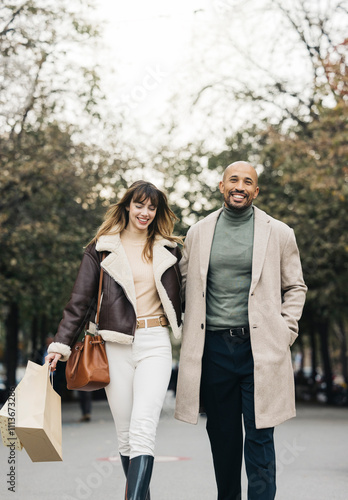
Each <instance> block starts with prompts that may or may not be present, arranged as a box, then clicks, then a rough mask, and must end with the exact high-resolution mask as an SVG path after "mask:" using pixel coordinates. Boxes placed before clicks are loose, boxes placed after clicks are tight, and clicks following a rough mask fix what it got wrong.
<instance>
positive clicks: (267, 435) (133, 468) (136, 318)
mask: <svg viewBox="0 0 348 500" xmlns="http://www.w3.org/2000/svg"><path fill="white" fill-rule="evenodd" d="M219 189H220V192H221V194H222V196H223V200H224V202H223V206H222V208H221V209H219V210H217V211H215V212H213V213H212V214H210V215H209V216H208V217H206V218H205V219H203V220H201V221H200V222H198V223H197V224H195V225H194V226H192V227H191V228H190V229H189V231H188V233H187V236H186V239H185V244H184V247H183V254H182V255H181V252H180V250H179V247H178V244H180V243H181V239H180V238H178V237H176V236H174V235H173V228H174V222H175V220H176V217H175V215H174V213H173V212H172V210H171V209H170V207H169V205H168V201H167V198H166V196H165V194H164V193H163V192H162V191H160V190H159V189H157V188H156V187H155V186H154V185H153V184H151V183H149V182H144V181H137V182H135V183H134V184H132V186H130V187H129V189H128V190H127V191H126V193H125V194H124V196H123V197H122V199H121V200H120V201H119V202H118V203H116V205H113V206H111V208H110V209H109V210H108V212H107V214H106V217H105V221H104V223H103V224H102V225H101V227H100V228H99V230H98V232H97V234H96V236H95V237H94V238H93V240H92V241H91V243H90V244H89V245H88V246H87V248H86V250H85V253H84V256H83V259H82V262H81V266H80V270H79V273H78V276H77V279H76V282H75V285H74V288H73V291H72V295H71V298H70V301H69V302H68V304H67V306H66V308H65V310H64V313H63V319H62V321H61V322H60V325H59V327H58V332H57V334H56V336H55V338H54V342H52V343H51V345H50V347H49V354H48V355H47V358H46V360H47V361H49V362H51V368H52V370H54V369H55V368H56V364H57V362H58V360H60V361H66V360H67V359H68V357H69V355H70V352H71V346H72V345H73V344H74V343H75V341H76V339H77V338H78V336H79V334H80V333H81V332H82V330H83V328H84V326H85V324H86V322H87V321H88V320H90V319H92V320H93V315H94V314H95V304H96V296H97V290H98V280H99V272H100V266H102V267H103V269H104V279H103V297H102V304H101V310H100V321H99V333H100V334H101V335H102V337H103V338H104V340H105V341H106V352H107V356H108V361H109V369H110V384H109V385H108V386H107V387H106V394H107V398H108V402H109V405H110V408H111V412H112V415H113V418H114V421H115V426H116V431H117V438H118V445H119V453H120V456H121V461H122V465H123V469H124V472H125V475H126V492H125V499H126V500H146V499H150V491H149V485H150V479H151V475H152V468H153V461H154V447H155V436H156V429H157V425H158V421H159V417H160V412H161V408H162V405H163V401H164V398H165V394H166V391H167V387H168V383H169V379H170V374H171V367H172V356H171V344H170V338H169V329H168V326H169V325H170V327H171V329H172V332H173V334H174V336H175V337H176V338H180V336H181V334H182V347H181V355H180V365H179V376H178V386H177V401H176V413H175V417H176V418H177V419H179V420H183V421H185V422H189V423H193V424H195V423H197V420H198V415H199V412H200V411H205V413H206V415H207V431H208V436H209V439H210V443H211V449H212V455H213V462H214V469H215V477H216V482H217V488H218V500H240V499H241V465H242V454H243V430H242V416H243V421H244V428H245V445H244V456H245V464H246V471H247V475H248V499H249V500H256V499H257V500H273V499H274V498H275V491H276V481H275V476H276V472H275V453H274V441H273V429H274V426H275V425H278V424H280V423H281V422H283V421H285V420H287V419H289V418H291V417H293V416H295V406H294V382H293V379H294V377H293V372H292V365H291V356H290V346H291V344H292V343H293V342H294V341H295V339H296V337H297V331H298V320H299V318H300V316H301V312H302V307H303V304H304V299H305V293H306V286H305V284H304V282H303V278H302V271H301V264H300V258H299V253H298V249H297V245H296V240H295V236H294V232H293V230H292V229H290V228H289V227H288V226H287V225H285V224H284V223H282V222H280V221H278V220H275V219H273V218H272V217H270V216H269V215H267V214H266V213H265V212H263V211H261V210H259V209H257V208H256V207H255V206H254V205H253V200H254V199H255V198H256V197H257V196H258V193H259V187H258V178H257V173H256V171H255V169H254V168H253V167H252V166H251V165H250V164H248V163H246V162H244V161H238V162H235V163H233V164H231V165H229V166H228V167H227V168H226V170H225V172H224V174H223V179H222V180H221V182H220V184H219ZM103 253H105V254H106V257H105V258H104V260H103V261H102V254H103ZM182 308H183V309H184V313H185V314H184V324H183V325H182V312H183V310H182ZM182 329H183V332H182ZM203 409H204V410H203Z"/></svg>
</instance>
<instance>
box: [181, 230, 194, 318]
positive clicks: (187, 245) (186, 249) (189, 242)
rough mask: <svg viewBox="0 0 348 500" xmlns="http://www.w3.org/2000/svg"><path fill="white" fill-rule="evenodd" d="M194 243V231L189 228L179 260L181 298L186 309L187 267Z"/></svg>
mask: <svg viewBox="0 0 348 500" xmlns="http://www.w3.org/2000/svg"><path fill="white" fill-rule="evenodd" d="M191 245H192V231H191V229H189V230H188V232H187V234H186V238H185V242H184V247H183V251H182V257H181V260H180V262H179V267H180V272H181V300H182V308H183V311H185V291H186V278H187V268H188V263H189V259H190V251H191Z"/></svg>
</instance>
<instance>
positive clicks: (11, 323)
mask: <svg viewBox="0 0 348 500" xmlns="http://www.w3.org/2000/svg"><path fill="white" fill-rule="evenodd" d="M18 329H19V318H18V304H17V303H16V302H12V303H11V304H10V309H9V313H8V315H7V318H6V320H5V330H6V347H5V352H6V358H5V359H6V389H7V390H8V391H9V390H10V389H12V388H14V387H16V385H17V381H16V370H17V363H18Z"/></svg>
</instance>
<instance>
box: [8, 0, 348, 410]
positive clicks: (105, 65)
mask: <svg viewBox="0 0 348 500" xmlns="http://www.w3.org/2000/svg"><path fill="white" fill-rule="evenodd" d="M347 26H348V2H347V1H344V0H343V1H341V0H320V1H319V0H185V1H184V0H177V1H176V2H163V1H159V0H148V1H147V2H141V1H140V0H129V1H128V2H121V1H117V0H116V1H111V0H99V1H93V2H92V1H88V0H60V1H59V2H57V1H55V0H11V1H7V0H3V1H2V2H1V4H0V398H1V399H0V405H1V403H3V402H4V401H5V400H6V398H7V394H8V391H9V389H10V388H11V387H13V386H15V385H16V384H17V383H18V381H19V380H20V378H21V376H22V375H23V371H24V369H25V365H26V362H27V360H28V359H31V360H34V361H36V362H39V363H41V362H42V359H43V355H44V351H45V348H46V344H47V343H48V342H49V341H50V338H51V337H52V336H53V335H54V334H55V332H56V328H57V325H58V322H59V320H60V317H61V314H62V310H63V308H64V306H65V304H66V302H67V300H68V299H69V296H70V292H71V288H72V285H73V282H74V280H75V277H76V274H77V270H78V267H79V263H80V260H81V256H82V253H83V247H84V246H85V245H86V244H87V243H88V242H89V240H90V239H91V238H92V237H93V236H94V234H95V232H96V229H97V227H98V226H99V225H100V223H101V221H102V217H103V214H104V213H105V210H106V209H107V207H108V206H109V205H110V203H114V202H115V201H117V199H118V197H119V196H121V195H122V193H123V191H124V189H125V187H126V186H127V185H128V184H129V183H130V182H133V181H135V180H137V179H140V178H143V179H146V180H150V181H152V182H154V183H155V184H156V185H157V186H158V187H160V188H163V189H165V190H166V192H167V193H168V195H169V199H170V203H171V206H172V208H173V210H174V211H175V213H176V215H177V216H178V218H179V222H178V223H177V225H176V233H177V234H180V235H182V236H184V235H185V234H186V231H187V229H188V227H189V226H190V225H191V224H193V223H194V222H196V221H197V220H198V219H200V218H202V217H204V216H206V215H207V214H208V213H209V212H211V211H212V210H214V209H216V208H218V207H219V206H221V197H220V193H219V192H218V189H217V185H218V181H219V180H220V177H221V174H222V172H223V170H224V168H225V167H226V166H227V165H228V164H230V163H232V162H233V161H236V160H247V161H249V162H250V163H252V164H253V165H255V166H256V168H257V170H258V172H259V175H260V195H259V197H258V199H257V200H256V203H255V204H256V205H257V206H258V207H259V208H261V209H264V210H266V211H267V212H269V214H270V215H272V216H273V217H276V218H280V219H281V220H283V221H284V222H286V223H287V224H289V225H290V226H291V227H293V228H294V230H295V233H296V237H297V241H298V245H299V248H300V252H301V257H302V263H303V271H304V277H305V281H306V284H307V286H308V288H309V292H308V295H307V302H306V306H305V310H304V314H303V318H302V320H301V324H300V336H299V338H298V340H297V342H296V343H295V345H294V346H293V348H292V353H293V363H294V376H295V380H296V393H297V397H298V399H301V400H305V401H311V402H315V403H317V404H330V405H340V406H348V390H347V383H348V359H347V356H348V349H347V319H348V309H347V299H348V288H347V283H348V260H347V254H348V227H347V226H348V222H347V206H348V203H347V202H348V196H347V195H348V162H347V160H348V141H347V137H348V134H347V132H348V123H347V117H348V72H347V51H348V38H347ZM266 307H267V300H265V308H266ZM173 347H174V367H175V368H176V366H177V365H176V361H177V360H178V356H179V348H180V345H178V344H177V343H174V341H173ZM173 372H174V380H175V369H174V370H173ZM56 385H57V390H59V391H60V393H61V395H62V396H63V398H65V399H68V398H69V397H71V394H70V395H69V394H68V392H67V391H66V389H65V385H64V372H63V373H62V374H61V383H60V384H58V382H57V381H56Z"/></svg>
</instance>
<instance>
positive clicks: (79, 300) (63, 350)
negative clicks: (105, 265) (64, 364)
mask: <svg viewBox="0 0 348 500" xmlns="http://www.w3.org/2000/svg"><path fill="white" fill-rule="evenodd" d="M99 276H100V255H99V253H98V252H96V250H95V245H94V244H92V245H90V246H89V247H87V249H86V251H85V253H84V255H83V258H82V261H81V265H80V269H79V272H78V275H77V278H76V281H75V284H74V287H73V290H72V293H71V296H70V300H69V302H68V303H67V305H66V306H65V309H64V311H63V318H62V320H61V322H60V323H59V326H58V331H57V333H56V335H55V337H54V340H53V342H52V343H51V344H50V345H49V348H48V352H49V353H50V352H57V353H60V354H62V358H61V361H67V359H68V358H69V356H70V353H71V346H72V345H73V344H74V343H75V342H76V341H77V339H78V337H79V335H80V333H81V332H82V331H83V329H84V327H85V325H86V323H87V322H88V321H89V320H90V318H91V317H92V315H93V313H95V308H96V302H97V294H98V286H99Z"/></svg>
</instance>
